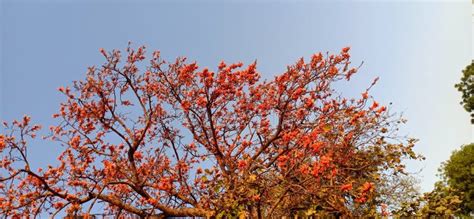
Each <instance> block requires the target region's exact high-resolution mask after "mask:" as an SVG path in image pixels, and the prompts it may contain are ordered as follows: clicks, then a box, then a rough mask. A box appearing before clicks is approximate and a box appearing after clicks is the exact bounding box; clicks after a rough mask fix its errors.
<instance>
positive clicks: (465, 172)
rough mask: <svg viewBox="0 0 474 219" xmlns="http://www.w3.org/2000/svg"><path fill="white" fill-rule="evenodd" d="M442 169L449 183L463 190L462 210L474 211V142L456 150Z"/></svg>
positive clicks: (465, 212)
mask: <svg viewBox="0 0 474 219" xmlns="http://www.w3.org/2000/svg"><path fill="white" fill-rule="evenodd" d="M440 170H441V172H442V175H443V176H444V177H445V179H446V181H447V183H448V185H449V186H450V187H452V188H454V189H456V190H457V191H460V192H462V194H463V195H462V200H463V203H462V206H461V207H462V209H461V210H462V212H463V213H464V214H469V213H470V212H474V143H473V144H469V145H464V146H462V147H461V149H460V150H456V151H454V152H453V154H452V155H451V157H450V158H449V160H448V161H446V162H445V163H444V164H443V165H442V167H441V168H440Z"/></svg>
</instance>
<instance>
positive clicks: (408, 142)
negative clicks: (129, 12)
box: [0, 47, 420, 218]
mask: <svg viewBox="0 0 474 219" xmlns="http://www.w3.org/2000/svg"><path fill="white" fill-rule="evenodd" d="M348 51H349V48H344V49H343V50H342V51H341V53H340V54H337V55H326V56H323V55H322V54H321V53H317V54H314V55H313V56H312V57H311V60H310V61H309V62H308V63H306V62H305V61H304V59H303V58H301V59H300V60H298V61H297V63H296V64H294V65H291V66H288V68H287V69H286V71H285V72H284V73H282V74H281V75H278V76H276V77H275V78H274V79H273V80H270V81H262V80H260V76H259V74H258V72H257V70H256V63H252V64H250V65H249V66H247V67H245V68H242V64H241V63H235V64H226V63H224V62H221V63H220V64H219V66H218V69H217V71H216V72H212V71H210V70H208V69H206V68H204V69H199V67H198V65H197V64H196V63H189V62H187V61H186V59H185V58H178V59H177V60H176V61H174V62H166V61H164V60H163V59H162V58H161V56H160V53H159V52H154V53H153V54H152V57H151V60H150V63H149V65H148V67H146V68H144V69H143V70H142V71H140V66H142V65H143V63H142V62H143V61H144V60H145V48H144V47H140V48H138V49H136V50H135V49H132V48H130V47H128V48H127V50H126V52H127V55H126V57H125V58H124V59H122V58H121V53H120V51H118V50H113V51H111V52H106V51H105V50H103V49H101V53H102V54H103V55H104V57H105V59H106V62H105V63H104V64H103V65H102V66H101V67H90V68H89V69H88V72H87V76H86V79H85V80H82V81H76V82H74V84H73V86H72V87H66V88H63V87H61V88H59V91H60V92H62V93H64V95H65V97H66V100H65V101H64V102H63V103H61V107H60V110H59V113H57V114H54V116H53V117H55V118H57V119H58V125H57V126H53V127H50V130H51V135H50V136H49V137H48V138H49V139H51V140H53V141H55V142H58V143H60V144H61V145H62V146H63V151H62V154H61V155H60V156H59V158H58V160H59V164H58V165H56V166H53V165H50V166H48V167H47V168H44V169H38V170H33V169H32V167H31V166H30V163H29V159H31V158H30V157H31V154H28V153H27V152H28V150H27V149H28V146H27V145H28V142H29V138H34V137H35V135H36V134H35V133H36V131H38V130H39V129H40V126H38V125H32V124H31V122H30V118H29V117H27V116H25V117H24V118H23V120H22V121H13V122H12V123H5V124H4V125H5V126H6V129H7V130H9V132H5V134H2V135H0V136H1V137H0V149H1V151H2V157H3V159H2V161H1V164H0V166H1V168H2V170H1V174H2V175H1V176H2V178H1V182H2V184H1V188H0V189H1V193H0V194H1V195H0V200H1V202H0V203H1V205H0V213H1V214H3V215H6V216H19V215H30V214H35V215H36V214H38V213H40V212H51V213H53V214H54V213H57V212H60V211H64V209H66V211H67V212H68V213H69V214H71V215H72V214H82V215H87V214H88V213H89V212H90V210H91V209H92V206H93V205H94V204H96V203H99V202H100V203H101V204H102V205H103V206H104V207H105V208H106V210H107V211H108V212H110V213H112V214H115V215H116V216H120V215H138V216H140V217H147V216H150V215H157V214H160V215H162V216H217V217H221V216H229V217H230V216H237V215H247V216H251V217H253V218H263V217H270V216H281V215H287V214H288V213H289V212H294V213H296V212H298V211H300V210H302V209H304V210H311V209H313V210H317V211H324V212H326V213H327V214H335V215H343V216H357V215H363V214H365V213H366V212H371V211H373V210H374V209H376V208H377V206H376V205H377V203H376V202H375V201H374V200H375V198H376V197H377V194H376V192H374V191H375V189H376V188H375V187H376V185H377V180H378V177H379V175H380V173H382V172H383V173H385V174H388V173H391V174H394V173H399V172H403V170H404V166H403V164H401V162H402V160H403V159H405V158H411V159H418V158H420V157H419V156H418V155H416V154H415V153H414V152H413V150H412V149H413V146H414V143H415V140H413V139H408V138H405V137H400V136H399V135H398V132H397V131H398V125H399V124H401V123H404V122H405V121H404V120H403V119H401V118H398V117H396V116H394V115H393V114H389V113H388V111H387V108H386V107H385V106H381V105H379V104H378V103H377V102H375V101H374V100H373V98H372V97H370V96H369V94H368V91H369V89H370V87H372V86H373V85H374V84H375V81H374V82H373V83H372V85H371V86H370V87H369V88H368V89H367V90H366V91H364V92H363V93H362V95H361V96H360V97H359V98H352V99H347V98H343V97H342V96H341V95H340V94H338V93H336V91H335V90H334V89H333V85H334V84H335V83H336V82H342V81H343V80H347V81H349V80H350V78H351V76H352V75H353V74H354V73H356V72H357V68H352V67H350V61H349V59H350V55H349V54H348Z"/></svg>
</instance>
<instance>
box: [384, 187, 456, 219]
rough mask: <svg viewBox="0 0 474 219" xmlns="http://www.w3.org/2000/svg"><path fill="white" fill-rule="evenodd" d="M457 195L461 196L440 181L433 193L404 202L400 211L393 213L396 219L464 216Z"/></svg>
mask: <svg viewBox="0 0 474 219" xmlns="http://www.w3.org/2000/svg"><path fill="white" fill-rule="evenodd" d="M457 194H459V193H458V191H457V190H455V189H454V188H452V187H450V186H448V185H447V184H446V183H445V182H443V181H438V182H436V183H435V186H434V189H433V191H431V192H427V193H424V194H423V195H422V196H418V197H413V199H412V200H406V201H405V202H403V203H402V205H401V206H400V207H399V208H398V209H396V210H394V211H393V216H395V217H396V218H412V217H417V218H432V217H435V218H436V217H442V218H454V217H455V216H456V215H457V216H462V215H461V214H460V212H461V202H462V201H461V199H460V196H459V195H457Z"/></svg>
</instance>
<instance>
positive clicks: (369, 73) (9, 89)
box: [0, 0, 474, 191]
mask: <svg viewBox="0 0 474 219" xmlns="http://www.w3.org/2000/svg"><path fill="white" fill-rule="evenodd" d="M0 7H1V17H0V25H1V31H2V32H1V57H0V61H1V62H0V64H1V74H0V98H1V99H0V105H1V108H0V120H12V119H15V118H20V117H21V116H22V115H24V114H28V115H31V116H32V119H33V121H34V122H38V123H41V124H43V125H44V127H48V126H49V125H52V124H54V121H53V120H52V119H51V115H52V114H53V113H55V112H57V109H58V106H59V103H60V101H62V100H64V99H63V98H62V96H61V95H60V94H59V93H58V92H57V88H58V87H59V86H64V85H70V84H71V81H73V80H78V79H82V78H84V73H85V71H86V68H87V67H88V66H92V65H99V64H101V63H103V61H104V60H103V59H102V57H101V55H100V53H99V52H98V49H99V48H101V47H103V48H105V49H113V48H120V49H123V48H124V47H126V45H127V42H128V41H132V42H133V45H136V46H138V45H146V46H147V48H148V51H151V50H161V52H162V54H163V56H164V57H165V58H167V59H168V60H171V59H173V58H175V57H177V56H187V57H189V59H191V60H196V61H197V62H198V63H199V64H200V66H208V67H211V68H215V66H217V64H218V63H219V61H220V60H226V61H227V62H234V61H243V62H244V63H250V62H251V61H253V60H255V59H257V60H258V69H259V71H260V72H261V74H262V75H263V77H265V78H271V77H273V76H274V75H276V74H278V73H281V72H283V71H284V70H285V66H286V65H287V64H292V63H293V62H294V61H296V59H297V58H299V57H301V56H304V57H307V58H308V57H309V56H310V55H311V54H312V53H315V52H319V51H322V52H325V51H330V52H338V51H339V50H340V49H341V48H342V47H345V46H351V47H352V49H351V54H352V57H353V63H354V64H355V65H356V64H358V63H360V62H361V61H364V65H363V67H362V69H361V70H360V72H359V74H358V75H357V76H356V77H355V79H354V81H353V82H351V84H350V86H347V87H346V88H343V89H342V90H341V92H343V94H346V95H349V96H356V95H359V94H360V92H362V91H363V90H364V89H365V87H366V86H368V85H369V84H370V82H371V81H372V79H373V78H375V77H380V81H379V83H378V84H377V86H376V87H375V88H374V89H373V91H372V94H373V95H374V97H375V98H376V99H377V100H378V101H380V102H381V103H385V104H388V103H390V102H392V103H393V106H392V109H391V110H392V111H393V112H397V113H403V115H404V116H405V118H407V119H408V123H407V124H406V125H405V126H404V127H403V129H402V133H406V134H408V135H410V136H413V137H416V138H418V139H420V141H419V143H418V144H417V146H416V147H415V150H416V151H418V152H420V153H422V154H423V155H424V156H425V157H426V158H427V159H426V160H425V161H423V162H409V163H408V166H409V169H410V170H412V171H415V170H418V169H422V172H421V173H420V176H421V180H422V181H421V184H420V185H421V188H422V190H423V191H429V190H431V189H432V187H433V183H434V182H435V181H436V180H437V177H436V176H435V175H436V173H437V171H436V170H437V168H438V167H439V165H440V163H441V162H442V161H444V160H446V159H448V158H449V155H450V153H451V151H452V150H454V149H456V148H459V146H460V145H462V144H467V143H470V142H472V141H473V140H474V139H473V133H472V126H471V125H470V123H469V121H470V120H469V114H468V113H467V112H465V111H464V110H463V109H462V107H461V106H460V105H459V101H460V94H459V93H458V92H457V91H456V90H455V89H454V84H455V83H456V82H457V81H458V80H459V78H460V76H461V70H462V69H463V68H464V67H465V66H466V65H468V64H469V63H470V62H471V57H472V48H474V47H473V45H472V25H473V21H474V20H473V19H472V18H471V13H472V12H474V10H472V9H471V1H416V2H408V1H383V2H377V1H346V2H342V1H335V2H334V1H297V2H293V3H291V2H290V1H275V2H272V1H255V2H251V1H240V2H239V1H226V2H224V1H131V0H130V1H104V0H102V1H73V0H67V1H59V0H51V1H48V0H40V1H33V0H31V1H27V0H16V1H13V0H3V1H1V6H0ZM58 150H59V147H56V145H55V144H54V143H51V142H49V143H41V142H38V143H37V144H34V145H32V150H31V153H32V157H33V156H34V157H35V158H36V159H35V163H36V165H44V164H46V163H47V162H48V161H50V160H54V159H55V158H56V154H57V152H58Z"/></svg>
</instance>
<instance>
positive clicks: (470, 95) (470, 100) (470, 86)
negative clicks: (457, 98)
mask: <svg viewBox="0 0 474 219" xmlns="http://www.w3.org/2000/svg"><path fill="white" fill-rule="evenodd" d="M462 73H463V76H462V77H461V82H459V83H458V84H456V85H455V87H456V88H457V89H458V91H459V92H461V93H462V101H461V105H463V107H464V109H465V110H466V111H467V112H469V113H470V114H471V123H472V124H474V63H472V64H470V65H468V66H466V68H465V69H464V70H463V71H462Z"/></svg>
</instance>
